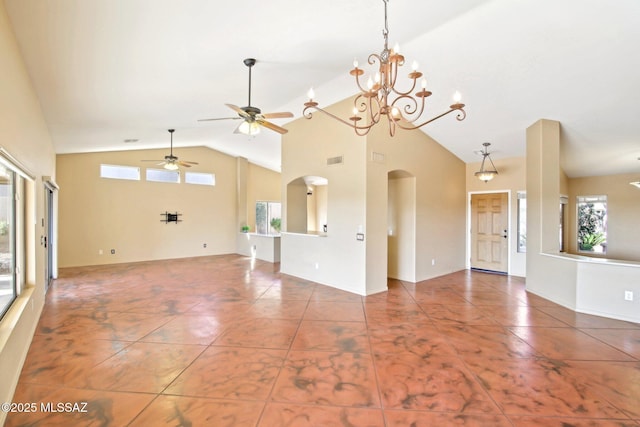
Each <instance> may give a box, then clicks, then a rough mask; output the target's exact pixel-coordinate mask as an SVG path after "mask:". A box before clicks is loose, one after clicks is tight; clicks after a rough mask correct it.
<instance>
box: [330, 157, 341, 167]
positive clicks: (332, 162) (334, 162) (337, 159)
mask: <svg viewBox="0 0 640 427" xmlns="http://www.w3.org/2000/svg"><path fill="white" fill-rule="evenodd" d="M343 162H344V157H343V156H337V157H329V158H327V166H331V165H339V164H341V163H343Z"/></svg>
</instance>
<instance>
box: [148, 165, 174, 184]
mask: <svg viewBox="0 0 640 427" xmlns="http://www.w3.org/2000/svg"><path fill="white" fill-rule="evenodd" d="M146 179H147V181H153V182H169V183H172V184H179V183H180V171H172V170H167V169H147V171H146Z"/></svg>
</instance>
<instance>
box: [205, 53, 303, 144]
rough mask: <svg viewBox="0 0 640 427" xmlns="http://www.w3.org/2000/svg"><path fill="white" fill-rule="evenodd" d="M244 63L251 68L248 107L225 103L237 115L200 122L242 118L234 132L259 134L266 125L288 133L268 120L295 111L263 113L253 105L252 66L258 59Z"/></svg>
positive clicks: (286, 116)
mask: <svg viewBox="0 0 640 427" xmlns="http://www.w3.org/2000/svg"><path fill="white" fill-rule="evenodd" d="M242 62H244V65H246V66H247V67H248V68H249V102H248V103H247V106H246V107H238V106H236V105H233V104H224V105H226V106H227V107H229V108H231V109H232V110H233V111H235V112H236V113H238V116H237V117H220V118H214V119H200V120H198V121H199V122H208V121H215V120H239V119H242V120H243V122H242V123H241V124H240V126H238V127H237V128H236V130H235V131H234V133H241V134H244V135H250V136H253V135H257V134H259V133H260V127H261V126H262V127H265V128H267V129H270V130H272V131H274V132H278V133H279V134H285V133H287V132H288V131H287V129H285V128H283V127H280V126H278V125H276V124H274V123H271V122H269V121H267V119H285V118H291V117H293V113H289V112H280V113H265V114H262V110H260V109H259V108H258V107H254V106H252V105H251V68H252V67H253V66H254V65H256V60H255V59H254V58H247V59H245V60H244V61H242Z"/></svg>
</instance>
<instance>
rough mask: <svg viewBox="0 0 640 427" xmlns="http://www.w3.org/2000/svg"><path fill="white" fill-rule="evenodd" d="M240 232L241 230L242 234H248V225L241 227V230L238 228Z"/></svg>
mask: <svg viewBox="0 0 640 427" xmlns="http://www.w3.org/2000/svg"><path fill="white" fill-rule="evenodd" d="M240 230H242V232H243V233H248V232H249V226H248V225H243V226H242V228H240Z"/></svg>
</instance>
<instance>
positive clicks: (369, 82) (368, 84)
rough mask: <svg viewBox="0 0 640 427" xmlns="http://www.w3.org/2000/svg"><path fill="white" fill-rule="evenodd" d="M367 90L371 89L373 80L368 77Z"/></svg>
mask: <svg viewBox="0 0 640 427" xmlns="http://www.w3.org/2000/svg"><path fill="white" fill-rule="evenodd" d="M367 88H368V89H369V90H371V89H373V79H372V78H371V76H369V80H367Z"/></svg>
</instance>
